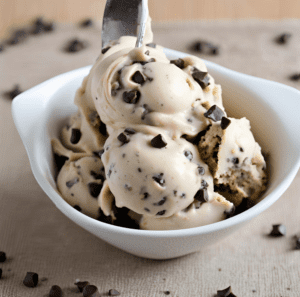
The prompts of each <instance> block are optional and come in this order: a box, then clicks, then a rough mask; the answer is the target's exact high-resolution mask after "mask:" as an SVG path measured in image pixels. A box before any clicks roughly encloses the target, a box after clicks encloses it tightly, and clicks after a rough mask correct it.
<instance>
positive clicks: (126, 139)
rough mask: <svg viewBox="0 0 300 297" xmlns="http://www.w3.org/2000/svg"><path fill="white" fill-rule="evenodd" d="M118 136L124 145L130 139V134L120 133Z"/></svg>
mask: <svg viewBox="0 0 300 297" xmlns="http://www.w3.org/2000/svg"><path fill="white" fill-rule="evenodd" d="M117 138H118V140H119V141H120V142H121V143H122V145H123V144H125V143H128V142H129V141H130V138H129V136H128V135H126V134H124V133H120V134H119V135H118V137H117Z"/></svg>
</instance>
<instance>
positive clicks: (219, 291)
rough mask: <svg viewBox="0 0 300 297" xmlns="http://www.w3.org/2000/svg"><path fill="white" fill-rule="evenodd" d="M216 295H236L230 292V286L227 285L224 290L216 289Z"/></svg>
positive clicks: (232, 296) (229, 296)
mask: <svg viewBox="0 0 300 297" xmlns="http://www.w3.org/2000/svg"><path fill="white" fill-rule="evenodd" d="M216 297H236V296H235V295H234V294H233V293H232V291H231V287H230V286H229V287H228V288H226V289H224V290H218V291H217V296H216Z"/></svg>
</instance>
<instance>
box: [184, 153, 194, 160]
mask: <svg viewBox="0 0 300 297" xmlns="http://www.w3.org/2000/svg"><path fill="white" fill-rule="evenodd" d="M184 155H185V157H186V158H187V159H188V160H189V161H192V160H193V154H192V152H191V151H184Z"/></svg>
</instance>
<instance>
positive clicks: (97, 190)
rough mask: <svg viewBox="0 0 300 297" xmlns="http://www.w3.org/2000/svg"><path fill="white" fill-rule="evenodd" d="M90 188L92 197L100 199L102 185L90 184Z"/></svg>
mask: <svg viewBox="0 0 300 297" xmlns="http://www.w3.org/2000/svg"><path fill="white" fill-rule="evenodd" d="M88 188H89V192H90V195H91V196H92V197H94V198H98V196H99V194H100V192H101V189H102V184H98V183H89V184H88Z"/></svg>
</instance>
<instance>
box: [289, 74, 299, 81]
mask: <svg viewBox="0 0 300 297" xmlns="http://www.w3.org/2000/svg"><path fill="white" fill-rule="evenodd" d="M290 80H294V81H297V80H300V73H295V74H293V75H291V76H290Z"/></svg>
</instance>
